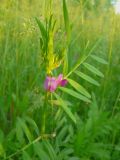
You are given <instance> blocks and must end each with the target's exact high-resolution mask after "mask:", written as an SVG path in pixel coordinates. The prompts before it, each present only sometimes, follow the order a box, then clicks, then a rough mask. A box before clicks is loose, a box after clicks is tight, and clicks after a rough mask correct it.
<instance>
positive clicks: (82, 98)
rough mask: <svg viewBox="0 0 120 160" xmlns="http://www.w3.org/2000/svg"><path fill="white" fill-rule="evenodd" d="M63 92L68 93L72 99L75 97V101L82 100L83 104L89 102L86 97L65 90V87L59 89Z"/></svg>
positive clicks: (70, 90)
mask: <svg viewBox="0 0 120 160" xmlns="http://www.w3.org/2000/svg"><path fill="white" fill-rule="evenodd" d="M59 88H60V89H61V90H62V91H63V92H66V93H68V94H69V95H71V96H73V97H75V98H77V99H80V100H82V101H84V102H88V103H89V102H91V101H90V100H89V99H88V98H87V97H85V96H83V95H81V94H79V93H77V92H75V91H73V90H72V89H68V88H65V87H59Z"/></svg>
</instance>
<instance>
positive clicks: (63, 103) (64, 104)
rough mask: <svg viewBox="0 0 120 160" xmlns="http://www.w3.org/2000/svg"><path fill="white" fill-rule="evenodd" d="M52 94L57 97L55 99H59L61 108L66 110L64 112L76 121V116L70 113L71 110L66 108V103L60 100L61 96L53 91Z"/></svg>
mask: <svg viewBox="0 0 120 160" xmlns="http://www.w3.org/2000/svg"><path fill="white" fill-rule="evenodd" d="M54 96H55V97H56V98H57V100H59V102H60V104H61V107H62V108H63V110H64V111H65V112H66V114H67V115H68V116H69V117H70V118H71V120H72V121H73V122H74V123H76V118H75V116H74V115H73V114H72V112H71V110H70V109H69V108H68V106H67V104H66V103H65V102H64V101H63V100H62V98H60V97H59V96H58V95H57V94H56V93H54Z"/></svg>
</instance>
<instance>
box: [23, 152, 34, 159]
mask: <svg viewBox="0 0 120 160" xmlns="http://www.w3.org/2000/svg"><path fill="white" fill-rule="evenodd" d="M22 159H23V160H32V159H31V158H30V156H29V154H28V153H27V152H26V151H23V154H22Z"/></svg>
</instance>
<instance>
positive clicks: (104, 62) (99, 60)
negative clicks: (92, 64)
mask: <svg viewBox="0 0 120 160" xmlns="http://www.w3.org/2000/svg"><path fill="white" fill-rule="evenodd" d="M91 57H92V58H93V59H94V60H96V61H98V62H99V63H102V64H108V63H107V62H106V61H105V60H104V59H102V58H100V57H98V56H95V55H91Z"/></svg>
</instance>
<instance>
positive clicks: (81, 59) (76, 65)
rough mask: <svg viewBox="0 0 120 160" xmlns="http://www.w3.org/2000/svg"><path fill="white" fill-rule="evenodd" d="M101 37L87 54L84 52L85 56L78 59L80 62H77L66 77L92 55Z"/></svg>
mask: <svg viewBox="0 0 120 160" xmlns="http://www.w3.org/2000/svg"><path fill="white" fill-rule="evenodd" d="M100 41H101V38H100V39H98V40H97V41H96V43H95V44H94V45H93V46H92V48H91V49H90V51H89V52H88V54H87V55H85V54H83V56H82V57H81V56H80V58H79V59H78V62H77V63H76V64H75V66H73V67H72V69H71V71H70V72H69V73H68V74H67V76H66V77H69V76H70V75H71V74H72V73H73V72H74V71H75V70H76V69H77V68H78V67H79V66H80V65H81V64H82V63H84V61H85V60H86V59H87V58H88V57H89V56H90V55H91V53H92V52H93V51H94V49H95V48H96V46H97V45H98V44H99V43H100Z"/></svg>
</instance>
